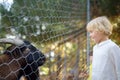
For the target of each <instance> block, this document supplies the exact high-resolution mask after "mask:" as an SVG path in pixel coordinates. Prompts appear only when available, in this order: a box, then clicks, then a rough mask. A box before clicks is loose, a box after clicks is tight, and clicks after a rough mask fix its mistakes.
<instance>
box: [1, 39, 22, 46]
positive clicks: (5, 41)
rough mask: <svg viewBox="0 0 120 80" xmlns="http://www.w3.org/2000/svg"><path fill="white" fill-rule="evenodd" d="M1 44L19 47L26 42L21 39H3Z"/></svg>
mask: <svg viewBox="0 0 120 80" xmlns="http://www.w3.org/2000/svg"><path fill="white" fill-rule="evenodd" d="M0 43H10V44H15V45H17V46H20V45H22V44H24V42H23V41H22V40H20V39H11V38H2V39H0Z"/></svg>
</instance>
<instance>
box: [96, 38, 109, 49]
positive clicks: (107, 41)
mask: <svg viewBox="0 0 120 80" xmlns="http://www.w3.org/2000/svg"><path fill="white" fill-rule="evenodd" d="M110 41H111V40H110V39H108V40H105V41H102V42H101V43H99V44H96V46H98V47H99V46H102V45H105V44H107V43H109V42H110Z"/></svg>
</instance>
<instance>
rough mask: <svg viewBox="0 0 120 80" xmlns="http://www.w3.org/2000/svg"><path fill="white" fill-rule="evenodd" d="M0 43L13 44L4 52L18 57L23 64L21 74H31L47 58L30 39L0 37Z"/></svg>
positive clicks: (15, 57) (21, 64) (13, 57)
mask: <svg viewBox="0 0 120 80" xmlns="http://www.w3.org/2000/svg"><path fill="white" fill-rule="evenodd" d="M0 43H9V44H12V45H11V46H9V47H8V48H7V49H6V50H5V52H4V53H3V54H5V55H9V56H10V58H11V59H16V60H17V62H19V64H20V66H21V71H20V74H19V75H20V76H21V75H27V76H29V75H31V74H32V73H31V72H32V71H36V72H37V68H38V66H41V65H43V64H44V62H45V60H46V58H45V56H44V55H43V54H42V53H41V51H39V50H38V49H37V48H36V47H34V46H33V45H32V44H31V43H30V42H29V41H23V40H20V39H7V38H3V39H0ZM11 59H10V60H9V61H8V62H10V61H11ZM6 61H7V60H6ZM30 69H31V70H30ZM23 71H24V72H23ZM33 75H34V74H33ZM29 77H31V76H29ZM32 77H33V76H32ZM32 77H31V78H32Z"/></svg>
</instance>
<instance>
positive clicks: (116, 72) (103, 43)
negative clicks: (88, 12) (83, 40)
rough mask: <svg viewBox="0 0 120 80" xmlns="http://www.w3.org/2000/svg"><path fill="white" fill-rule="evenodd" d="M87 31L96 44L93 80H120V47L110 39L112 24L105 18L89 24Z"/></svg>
mask: <svg viewBox="0 0 120 80" xmlns="http://www.w3.org/2000/svg"><path fill="white" fill-rule="evenodd" d="M87 31H88V32H89V33H90V37H91V39H92V40H93V41H94V42H95V43H96V45H95V46H94V47H93V62H92V80H120V60H119V58H120V47H119V46H118V45H117V44H115V43H114V42H113V41H112V40H110V39H109V36H110V35H111V34H112V24H111V23H110V21H109V20H108V19H107V17H105V16H101V17H97V18H95V19H93V20H91V21H90V22H89V23H88V24H87Z"/></svg>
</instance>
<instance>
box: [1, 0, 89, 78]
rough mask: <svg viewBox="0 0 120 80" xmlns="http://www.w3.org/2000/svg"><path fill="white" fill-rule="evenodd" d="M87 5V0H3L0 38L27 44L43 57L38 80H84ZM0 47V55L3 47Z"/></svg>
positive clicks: (87, 62) (87, 59) (85, 75)
mask: <svg viewBox="0 0 120 80" xmlns="http://www.w3.org/2000/svg"><path fill="white" fill-rule="evenodd" d="M89 5H90V4H89V0H13V1H12V0H3V1H1V3H0V38H5V37H6V38H20V39H24V40H28V41H30V42H32V44H33V45H34V46H36V47H37V48H38V49H39V50H40V51H42V52H43V53H44V55H45V56H46V58H47V60H46V62H45V64H44V65H42V66H40V67H39V75H40V79H41V80H87V77H88V74H89V56H88V53H89V50H90V47H89V38H88V36H87V32H86V29H85V27H86V23H87V22H88V21H89V19H90V13H89ZM0 45H1V46H0V51H1V54H0V55H2V53H3V51H4V49H5V48H6V45H5V44H0ZM10 64H11V63H8V66H9V65H10ZM18 64H19V63H18ZM1 65H2V64H0V66H1ZM29 65H31V64H29ZM0 74H1V73H0ZM9 74H11V73H9ZM6 77H7V76H6Z"/></svg>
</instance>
